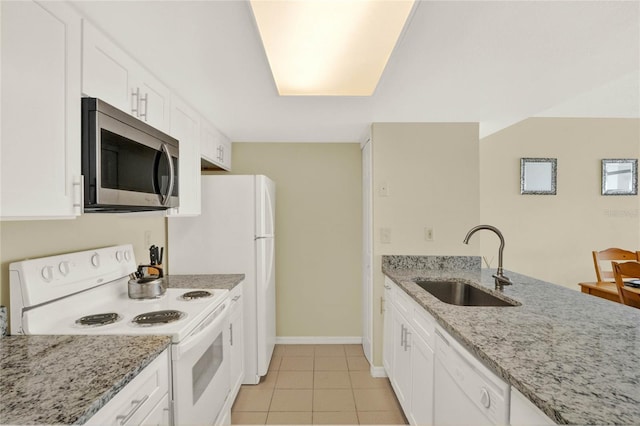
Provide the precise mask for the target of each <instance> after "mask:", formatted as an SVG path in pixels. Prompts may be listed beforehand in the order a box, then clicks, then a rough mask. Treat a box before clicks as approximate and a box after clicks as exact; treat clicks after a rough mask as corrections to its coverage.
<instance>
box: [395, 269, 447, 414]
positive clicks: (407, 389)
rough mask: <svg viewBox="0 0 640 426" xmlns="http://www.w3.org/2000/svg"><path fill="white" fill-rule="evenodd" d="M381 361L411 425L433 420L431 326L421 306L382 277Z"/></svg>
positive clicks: (432, 325) (431, 319) (430, 320)
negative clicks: (382, 332)
mask: <svg viewBox="0 0 640 426" xmlns="http://www.w3.org/2000/svg"><path fill="white" fill-rule="evenodd" d="M384 308H385V309H384V315H385V316H384V344H383V363H384V367H385V370H386V371H387V375H388V376H389V379H390V381H391V386H392V387H393V390H394V392H395V394H396V397H397V398H398V402H400V405H401V406H402V409H403V411H404V413H405V415H406V417H407V419H408V420H409V422H410V423H411V424H412V425H418V424H419V425H430V424H433V389H434V382H433V368H434V367H433V365H434V351H433V329H434V327H435V325H434V324H435V322H434V320H433V318H431V316H430V315H429V314H427V313H426V312H425V311H424V309H423V308H422V307H421V306H420V305H418V304H417V303H416V302H415V301H413V300H412V299H411V298H410V297H409V296H408V295H407V294H406V293H404V291H403V290H401V289H400V288H399V287H398V286H396V285H395V284H394V283H393V282H391V281H390V280H388V279H385V291H384Z"/></svg>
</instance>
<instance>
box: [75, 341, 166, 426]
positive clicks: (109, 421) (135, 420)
mask: <svg viewBox="0 0 640 426" xmlns="http://www.w3.org/2000/svg"><path fill="white" fill-rule="evenodd" d="M168 392H169V355H168V351H167V350H165V351H164V352H162V353H161V354H160V355H159V356H158V357H157V358H156V359H155V360H153V362H152V363H151V364H149V365H148V366H147V367H145V368H144V369H143V370H142V371H141V372H140V373H139V374H138V375H137V376H136V377H135V378H134V379H133V380H132V381H131V382H129V384H127V385H126V386H125V387H124V388H123V389H121V390H120V392H118V393H117V394H116V395H115V396H114V397H113V398H112V399H111V401H109V402H108V403H107V404H106V405H105V406H104V407H102V408H101V409H100V410H99V411H98V412H97V413H96V414H94V415H93V416H92V417H91V418H90V419H89V421H88V422H87V423H86V424H87V425H135V424H140V423H141V422H142V421H143V419H145V417H147V416H148V415H149V414H150V413H152V412H153V411H154V409H157V405H158V403H160V402H161V401H162V400H163V398H164V397H165V396H167V394H168ZM167 401H168V399H167ZM167 408H168V407H167Z"/></svg>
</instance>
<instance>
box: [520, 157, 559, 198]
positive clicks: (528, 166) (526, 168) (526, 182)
mask: <svg viewBox="0 0 640 426" xmlns="http://www.w3.org/2000/svg"><path fill="white" fill-rule="evenodd" d="M557 170H558V159H557V158H521V159H520V194H530V195H556V179H557Z"/></svg>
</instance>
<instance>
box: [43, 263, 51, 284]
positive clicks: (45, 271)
mask: <svg viewBox="0 0 640 426" xmlns="http://www.w3.org/2000/svg"><path fill="white" fill-rule="evenodd" d="M40 275H42V279H44V280H45V281H46V282H51V280H53V267H52V266H45V267H44V268H42V271H40Z"/></svg>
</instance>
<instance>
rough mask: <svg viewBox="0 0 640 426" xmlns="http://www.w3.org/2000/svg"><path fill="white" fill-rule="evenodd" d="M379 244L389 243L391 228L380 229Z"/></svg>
mask: <svg viewBox="0 0 640 426" xmlns="http://www.w3.org/2000/svg"><path fill="white" fill-rule="evenodd" d="M380 242H381V243H382V244H389V243H391V228H380Z"/></svg>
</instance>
